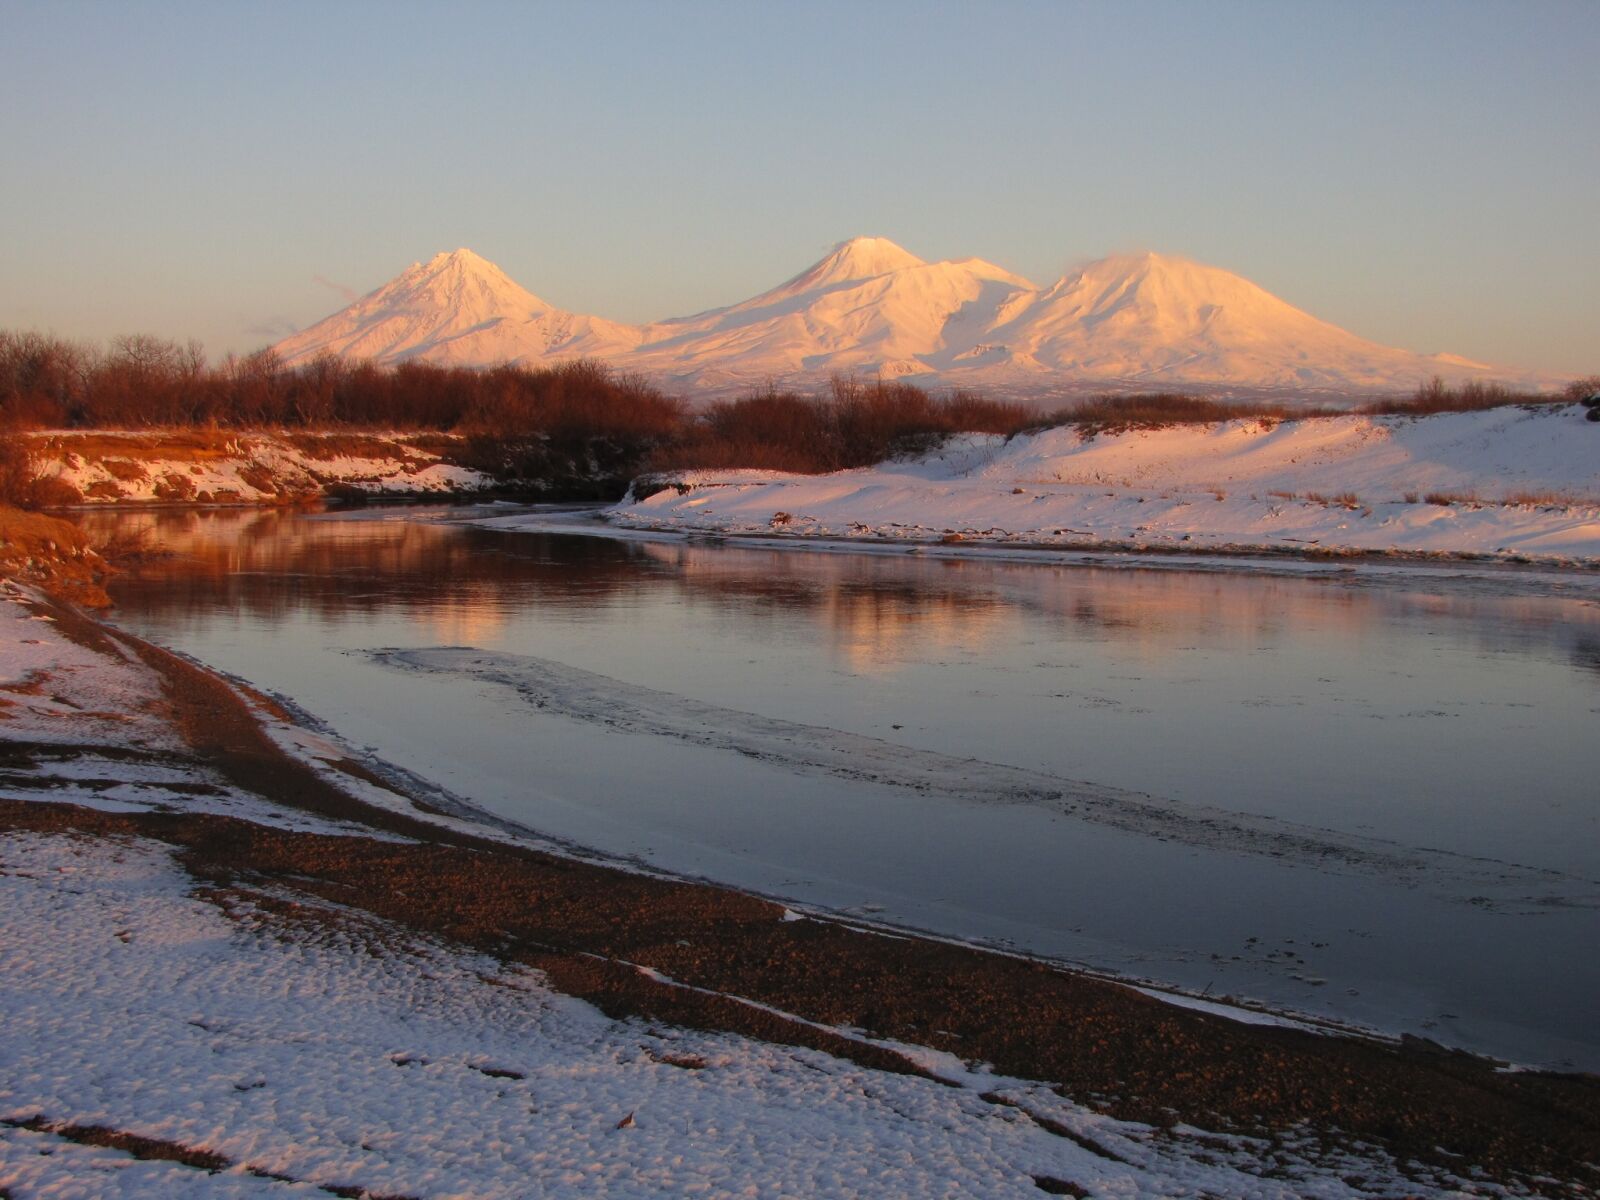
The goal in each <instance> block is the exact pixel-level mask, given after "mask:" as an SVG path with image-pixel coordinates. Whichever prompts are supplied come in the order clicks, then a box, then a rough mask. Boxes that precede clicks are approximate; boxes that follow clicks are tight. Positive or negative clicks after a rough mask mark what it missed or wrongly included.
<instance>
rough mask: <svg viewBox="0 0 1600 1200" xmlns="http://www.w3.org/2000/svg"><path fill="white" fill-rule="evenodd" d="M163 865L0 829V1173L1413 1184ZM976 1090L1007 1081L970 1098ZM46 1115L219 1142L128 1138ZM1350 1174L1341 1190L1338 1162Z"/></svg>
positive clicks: (1108, 1188)
mask: <svg viewBox="0 0 1600 1200" xmlns="http://www.w3.org/2000/svg"><path fill="white" fill-rule="evenodd" d="M191 886H192V885H191V881H190V880H189V879H188V878H187V877H186V875H185V874H184V872H183V870H182V868H181V867H180V866H179V865H177V864H176V863H175V862H174V860H173V858H172V855H171V853H170V851H169V850H168V849H167V848H166V847H164V846H162V845H160V844H159V843H154V842H148V841H143V840H138V839H118V840H110V839H107V840H101V841H88V840H85V839H82V838H78V837H72V836H63V835H43V834H32V833H13V834H8V835H3V836H0V930H3V936H4V944H5V946H6V948H7V950H6V958H7V968H6V971H5V972H4V974H3V976H0V1009H3V1011H4V1013H5V1015H6V1022H5V1033H4V1036H3V1038H0V1188H3V1189H7V1192H8V1194H9V1195H12V1196H15V1197H17V1198H18V1200H21V1198H23V1197H33V1196H163V1197H174V1196H189V1195H194V1196H200V1195H204V1196H255V1195H278V1194H315V1192H316V1191H317V1190H318V1189H319V1188H321V1189H325V1188H334V1187H338V1188H362V1189H366V1191H364V1192H362V1193H361V1194H367V1192H371V1193H374V1194H402V1195H412V1196H475V1197H491V1196H507V1197H511V1196H527V1195H605V1196H641V1197H643V1196H661V1195H704V1196H817V1197H820V1196H860V1195H877V1196H908V1197H909V1196H916V1197H924V1196H984V1197H1001V1196H1021V1197H1035V1196H1038V1195H1040V1194H1041V1191H1040V1186H1039V1184H1038V1183H1037V1182H1036V1179H1038V1178H1044V1179H1048V1180H1064V1181H1068V1182H1071V1183H1073V1184H1076V1185H1077V1186H1078V1187H1080V1188H1083V1189H1086V1192H1085V1193H1084V1194H1095V1195H1117V1196H1185V1195H1197V1194H1211V1195H1227V1196H1259V1197H1284V1198H1288V1197H1293V1196H1328V1197H1337V1196H1361V1195H1371V1194H1372V1192H1371V1191H1370V1190H1368V1189H1370V1188H1372V1187H1374V1186H1376V1187H1378V1188H1380V1189H1384V1190H1387V1191H1388V1192H1390V1193H1391V1194H1393V1193H1398V1192H1401V1191H1410V1190H1411V1188H1412V1187H1413V1186H1414V1185H1413V1184H1407V1183H1402V1181H1401V1177H1400V1176H1399V1175H1398V1173H1396V1172H1394V1171H1393V1169H1392V1166H1391V1165H1390V1164H1387V1163H1385V1162H1383V1161H1382V1160H1381V1158H1379V1159H1376V1160H1375V1159H1373V1158H1368V1157H1365V1156H1362V1157H1360V1158H1358V1157H1356V1156H1353V1155H1352V1156H1346V1155H1336V1156H1333V1157H1332V1158H1331V1159H1329V1160H1325V1161H1323V1162H1320V1163H1318V1164H1316V1165H1311V1163H1310V1162H1309V1161H1308V1162H1305V1163H1301V1164H1295V1165H1293V1166H1291V1167H1290V1169H1289V1170H1288V1171H1287V1172H1286V1173H1285V1174H1286V1177H1284V1178H1275V1179H1264V1178H1261V1177H1259V1176H1258V1175H1255V1174H1252V1173H1251V1172H1250V1170H1249V1168H1250V1165H1251V1163H1252V1161H1253V1159H1254V1158H1255V1151H1256V1150H1257V1149H1259V1148H1260V1145H1261V1144H1260V1143H1255V1142H1252V1140H1251V1139H1248V1138H1240V1137H1218V1136H1216V1135H1209V1134H1201V1132H1200V1131H1199V1130H1188V1129H1185V1128H1182V1127H1180V1128H1179V1129H1177V1130H1175V1131H1173V1132H1171V1133H1170V1134H1167V1135H1162V1136H1157V1135H1155V1134H1154V1133H1153V1131H1151V1130H1150V1129H1149V1128H1147V1127H1144V1126H1138V1125H1129V1124H1126V1123H1122V1122H1117V1121H1114V1120H1111V1119H1109V1118H1106V1117H1101V1116H1097V1115H1095V1114H1093V1113H1090V1112H1087V1111H1085V1110H1083V1109H1081V1108H1078V1107H1076V1106H1074V1105H1072V1104H1070V1103H1068V1102H1066V1101H1064V1100H1062V1099H1061V1098H1060V1097H1059V1096H1057V1095H1055V1094H1054V1093H1053V1092H1052V1091H1051V1090H1050V1089H1049V1088H1047V1087H1043V1086H1038V1085H1033V1084H1029V1083H1027V1082H1025V1081H1021V1080H1010V1079H1003V1078H998V1077H996V1076H994V1075H991V1074H986V1073H984V1072H982V1071H981V1070H980V1071H977V1072H970V1071H967V1070H966V1069H965V1068H963V1067H962V1066H961V1065H960V1064H948V1063H943V1062H941V1061H938V1059H937V1056H928V1057H929V1061H930V1065H933V1066H935V1067H936V1068H938V1067H941V1066H943V1067H946V1068H951V1069H949V1076H950V1078H949V1082H950V1083H955V1084H957V1086H948V1085H946V1084H941V1083H939V1082H936V1081H934V1080H929V1079H921V1078H916V1077H911V1076H905V1075H896V1074H889V1073H885V1072H878V1071H873V1070H869V1069H866V1068H862V1067H859V1066H856V1065H854V1064H851V1063H848V1062H844V1061H841V1060H839V1059H835V1058H832V1057H829V1056H827V1055H825V1054H821V1053H817V1052H814V1051H808V1050H803V1049H794V1048H789V1047H780V1046H772V1045H768V1044H764V1043H760V1042H755V1041H751V1040H748V1039H744V1038H739V1037H734V1036H728V1035H713V1034H703V1033H694V1032H689V1031H684V1030H678V1029H671V1028H663V1027H659V1026H654V1025H648V1024H645V1023H640V1022H636V1021H616V1020H611V1019H609V1018H607V1017H605V1016H603V1015H602V1014H601V1013H599V1012H598V1011H597V1010H595V1009H594V1008H592V1007H591V1006H590V1005H588V1004H586V1003H583V1002H581V1001H578V1000H573V999H570V998H567V997H564V996H561V995H559V994H558V993H556V992H553V991H552V990H551V989H550V988H549V987H548V986H547V985H546V984H545V983H544V981H543V980H542V978H541V977H540V976H539V974H538V973H537V972H534V971H530V970H527V969H523V968H518V967H514V966H510V967H508V966H506V965H505V964H502V963H500V962H497V961H495V960H492V959H488V958H484V957H481V956H475V955H472V954H468V953H464V952H461V951H457V950H453V949H451V948H449V947H446V946H441V945H438V944H436V943H432V942H429V941H426V940H424V939H419V938H416V937H414V936H411V935H408V934H407V933H405V932H404V931H402V930H397V929H395V928H393V927H390V926H385V925H383V924H381V923H379V922H375V921H372V920H370V919H366V918H362V917H358V916H356V915H355V914H351V913H348V912H344V911H342V910H339V911H337V912H336V914H335V915H336V916H337V918H338V921H339V923H338V924H337V925H335V926H334V927H332V928H325V929H321V930H319V931H318V932H317V933H315V934H314V935H305V936H294V935H292V934H291V935H289V936H285V934H284V932H283V930H282V929H281V928H275V927H274V926H273V925H272V923H271V922H270V920H268V919H266V918H265V917H263V916H262V915H261V914H260V913H258V912H257V911H256V910H255V909H254V908H253V907H252V906H251V904H250V903H249V902H248V901H247V900H246V901H241V902H239V903H237V904H236V905H235V906H234V907H233V908H232V909H231V910H228V911H224V910H223V909H221V908H219V907H217V906H215V905H213V904H209V903H207V902H205V901H204V900H201V899H198V898H196V897H195V896H194V895H192V894H191ZM995 1093H1000V1094H1001V1095H1003V1096H1004V1097H1005V1098H1006V1099H1007V1100H1008V1101H1010V1102H1011V1103H1009V1104H1001V1103H996V1102H994V1101H993V1100H991V1099H985V1098H984V1096H985V1095H991V1096H992V1095H994V1094H995ZM1012 1104H1014V1105H1015V1107H1013V1106H1012ZM1036 1118H1042V1119H1043V1122H1049V1123H1057V1124H1059V1125H1061V1126H1064V1127H1065V1128H1067V1129H1069V1130H1071V1131H1072V1132H1073V1133H1074V1134H1076V1135H1077V1136H1078V1137H1079V1138H1082V1139H1084V1141H1087V1142H1090V1143H1092V1144H1093V1145H1096V1146H1098V1147H1100V1148H1101V1150H1102V1151H1103V1153H1097V1152H1096V1151H1095V1150H1093V1149H1090V1148H1089V1147H1088V1146H1087V1145H1084V1144H1082V1143H1080V1142H1079V1141H1076V1140H1073V1138H1071V1137H1068V1136H1061V1135H1059V1134H1057V1133H1054V1132H1051V1131H1050V1130H1048V1129H1047V1128H1046V1127H1045V1125H1044V1124H1043V1123H1041V1121H1040V1120H1038V1119H1036ZM25 1122H31V1123H32V1124H33V1125H35V1126H36V1127H35V1128H25V1127H21V1126H22V1124H23V1123H25ZM38 1126H42V1128H40V1127H38ZM51 1126H99V1127H103V1128H109V1129H114V1130H118V1131H121V1132H124V1133H132V1134H135V1135H137V1136H140V1137H145V1138H151V1139H159V1140H161V1141H165V1142H168V1143H175V1144H177V1145H180V1146H184V1147H189V1148H191V1149H200V1150H203V1151H205V1152H207V1153H209V1154H213V1155H217V1156H220V1158H222V1159H225V1160H227V1161H228V1162H229V1163H231V1164H232V1165H231V1166H228V1167H219V1168H218V1169H217V1170H216V1171H214V1172H207V1171H203V1170H199V1169H196V1168H194V1167H187V1166H181V1165H178V1164H175V1163H171V1162H161V1161H141V1160H139V1159H136V1158H133V1157H130V1156H129V1155H127V1154H125V1153H122V1152H120V1151H117V1150H112V1149H105V1148H97V1147H93V1146H86V1145H79V1144H75V1143H74V1142H72V1141H70V1140H68V1139H66V1138H63V1137H61V1136H58V1135H57V1134H55V1133H52V1132H50V1131H49V1127H51ZM1110 1155H1115V1156H1116V1157H1114V1158H1113V1157H1110ZM1353 1173H1359V1174H1360V1175H1361V1176H1363V1177H1364V1178H1365V1180H1366V1183H1365V1185H1364V1186H1361V1187H1355V1186H1351V1185H1350V1184H1347V1183H1345V1182H1344V1181H1343V1180H1342V1179H1341V1178H1340V1175H1341V1174H1353ZM308 1185H309V1186H308Z"/></svg>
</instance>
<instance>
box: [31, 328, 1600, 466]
mask: <svg viewBox="0 0 1600 1200" xmlns="http://www.w3.org/2000/svg"><path fill="white" fill-rule="evenodd" d="M1597 389H1600V379H1597V378H1595V377H1591V378H1589V379H1588V380H1584V381H1580V382H1579V383H1576V384H1574V385H1573V386H1572V387H1571V388H1569V389H1568V392H1569V393H1570V395H1569V396H1568V398H1571V399H1576V398H1580V397H1581V396H1582V395H1586V394H1588V393H1590V392H1593V391H1595V390H1597ZM1552 399H1553V398H1552V397H1549V396H1534V395H1527V394H1521V393H1516V392H1513V391H1510V390H1508V389H1506V388H1504V387H1500V386H1499V385H1495V384H1478V383H1468V384H1464V385H1461V386H1456V387H1452V386H1451V385H1448V384H1445V383H1444V382H1443V381H1441V380H1438V379H1435V380H1433V381H1432V382H1430V383H1428V384H1425V385H1424V386H1423V387H1421V388H1419V389H1418V391H1417V393H1416V394H1415V395H1414V396H1413V397H1411V398H1409V399H1404V400H1395V401H1392V402H1384V403H1381V404H1376V405H1371V406H1368V407H1367V408H1365V409H1363V410H1361V411H1367V412H1380V413H1417V414H1422V413H1431V412H1445V411H1462V410H1470V409H1478V408H1489V407H1495V406H1498V405H1503V404H1513V403H1528V402H1550V401H1551V400H1552ZM1306 415H1310V414H1308V413H1307V411H1306V410H1305V409H1303V408H1302V409H1293V408H1289V407H1286V406H1276V405H1267V404H1232V403H1227V402H1224V401H1216V400H1210V399H1206V398H1203V397H1197V396H1191V395H1185V394H1182V393H1147V394H1142V395H1104V396H1097V397H1092V398H1089V399H1085V400H1083V401H1080V402H1078V403H1076V404H1073V405H1069V406H1068V407H1066V408H1062V409H1059V410H1057V411H1055V412H1053V413H1048V414H1047V413H1043V412H1041V411H1039V410H1038V409H1037V408H1029V407H1027V406H1024V405H1021V404H1014V403H1005V402H1000V401H995V400H990V399H987V398H985V397H983V396H981V395H977V394H975V393H972V392H965V391H957V392H954V393H951V394H948V395H942V396H935V395H931V394H930V393H928V392H926V391H924V390H923V389H921V388H919V387H915V386H913V385H911V384H908V383H896V382H883V381H871V382H868V381H863V380H859V379H855V378H850V377H843V376H841V377H835V378H834V379H833V380H832V381H831V384H830V386H829V387H828V389H827V391H826V392H825V393H824V394H822V395H817V396H812V395H802V394H799V393H795V392H791V391H784V390H780V389H778V388H775V387H768V388H765V389H761V390H758V391H756V392H754V393H752V394H750V395H748V396H745V397H742V398H740V399H736V400H729V401H720V402H717V403H713V404H711V405H709V406H706V407H704V408H702V409H699V410H698V411H691V410H690V408H689V407H688V406H687V405H686V404H685V403H684V402H683V401H682V400H680V399H678V398H676V397H672V396H669V395H667V394H666V393H664V392H663V391H661V389H660V388H659V387H657V386H656V385H654V384H653V383H651V382H649V381H647V380H645V379H642V378H639V377H636V376H630V375H619V374H616V373H614V372H612V371H611V370H609V369H608V368H606V367H605V366H604V365H602V364H600V363H596V362H592V361H575V362H570V363H564V364H561V365H558V366H554V367H523V366H514V365H506V366H497V367H487V368H468V367H442V366H435V365H433V364H430V363H423V362H406V363H401V364H399V365H397V366H393V367H383V366H377V365H375V364H373V363H370V362H348V361H346V360H344V359H340V358H337V357H334V356H332V355H327V356H323V357H319V358H316V359H313V360H312V361H310V362H307V363H303V364H300V365H297V366H293V367H290V366H286V365H285V364H284V363H283V362H282V360H281V359H279V358H278V356H277V355H276V354H274V353H273V352H272V351H271V350H262V351H258V352H256V353H254V354H250V355H246V356H244V357H242V358H238V357H233V356H231V355H230V356H229V357H228V358H226V359H224V360H223V361H221V362H220V363H216V364H210V363H208V362H207V361H206V358H205V355H204V354H203V353H202V352H201V350H200V347H199V346H198V345H197V344H196V343H193V342H191V343H189V344H187V345H179V344H178V343H176V342H172V341H167V340H164V339H162V338H157V337H150V336H144V335H136V336H128V337H119V338H116V339H114V340H112V341H111V342H110V343H109V344H108V345H107V346H105V347H103V348H102V347H93V346H86V345H83V344H80V343H75V342H69V341H65V340H62V339H60V338H55V337H51V336H48V335H43V334H37V333H9V332H4V331H0V429H10V430H18V429H45V428H67V429H144V428H153V427H167V428H185V427H187V428H194V427H206V428H236V429H266V428H289V429H295V428H300V429H339V428H350V429H393V430H401V431H424V430H426V431H438V432H449V433H456V434H462V435H465V436H466V438H467V439H468V444H469V446H470V451H469V453H468V456H467V457H468V458H469V459H470V465H475V466H479V467H482V468H484V469H487V470H489V471H491V472H492V473H494V474H495V475H496V476H497V477H499V478H502V479H506V480H518V479H523V480H533V479H548V478H552V477H558V478H562V479H566V480H577V479H582V478H588V479H593V480H597V481H599V480H604V481H605V483H604V488H614V487H615V486H616V481H617V480H621V481H622V482H624V483H625V482H626V480H627V478H628V477H629V476H631V475H632V474H635V473H638V472H639V471H642V470H655V469H671V468H683V467H708V468H727V467H757V468H770V469H776V470H787V471H802V472H818V471H832V470H838V469H841V468H845V467H858V466H866V465H869V464H871V463H875V462H880V461H882V460H883V459H885V458H887V457H890V456H891V455H893V454H896V453H899V452H904V451H913V450H917V449H923V448H926V447H928V446H930V445H932V444H934V443H935V442H936V441H937V440H938V439H939V438H941V437H942V436H944V435H946V434H949V433H956V432H981V433H998V434H1013V433H1017V432H1020V431H1022V430H1025V429H1038V428H1044V427H1048V426H1053V425H1062V424H1068V423H1077V424H1079V425H1081V426H1083V427H1085V428H1087V429H1091V430H1097V431H1098V430H1106V429H1113V428H1124V427H1129V426H1144V427H1149V426H1155V425H1165V424H1174V423H1188V422H1201V421H1216V420H1227V419H1232V418H1241V417H1243V418H1250V417H1254V418H1262V419H1286V418H1289V417H1295V416H1306Z"/></svg>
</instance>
